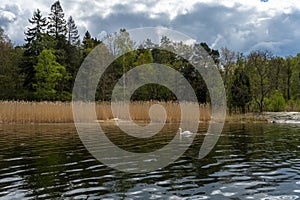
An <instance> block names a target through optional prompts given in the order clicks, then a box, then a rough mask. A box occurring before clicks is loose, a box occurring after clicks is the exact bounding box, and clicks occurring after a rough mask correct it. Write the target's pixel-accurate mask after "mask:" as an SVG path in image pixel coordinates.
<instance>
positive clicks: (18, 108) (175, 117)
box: [0, 101, 264, 124]
mask: <svg viewBox="0 0 300 200" xmlns="http://www.w3.org/2000/svg"><path fill="white" fill-rule="evenodd" d="M155 103H159V104H160V105H162V106H163V107H164V108H165V111H166V114H167V119H166V121H167V122H173V123H176V122H180V120H181V119H180V118H181V113H180V106H179V104H178V103H176V102H148V101H147V102H132V103H131V104H130V108H129V110H130V116H131V118H132V119H133V120H137V121H149V119H150V118H149V109H150V107H151V106H152V105H153V104H155ZM189 104H192V103H185V106H187V108H188V107H189ZM114 106H115V108H116V110H117V117H118V118H120V119H123V120H128V117H127V115H126V114H125V113H126V110H125V109H124V106H123V104H122V103H115V105H114ZM199 109H200V116H199V119H200V121H204V122H207V121H210V117H211V109H210V105H209V104H200V105H199ZM191 111H192V110H191ZM96 113H97V119H98V120H110V119H112V118H113V114H112V111H111V104H110V103H109V102H98V103H96ZM152 117H153V120H157V121H161V118H162V115H161V113H159V112H157V113H156V112H155V111H154V112H153V113H152ZM226 120H227V121H235V122H254V121H264V119H261V118H260V117H257V116H256V115H254V114H246V115H243V114H234V115H231V116H227V119H226ZM72 122H73V114H72V108H71V103H70V102H24V101H1V102H0V123H23V124H25V123H72Z"/></svg>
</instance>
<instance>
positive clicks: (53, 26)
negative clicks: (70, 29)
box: [48, 1, 67, 38]
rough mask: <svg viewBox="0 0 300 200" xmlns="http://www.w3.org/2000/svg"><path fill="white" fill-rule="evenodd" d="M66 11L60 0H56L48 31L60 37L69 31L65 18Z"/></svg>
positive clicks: (52, 7) (52, 8)
mask: <svg viewBox="0 0 300 200" xmlns="http://www.w3.org/2000/svg"><path fill="white" fill-rule="evenodd" d="M64 16H65V14H64V11H63V9H62V7H61V5H60V2H59V1H56V2H55V3H54V4H53V5H52V6H51V13H50V16H49V25H48V33H49V34H50V35H53V36H55V37H56V38H58V37H59V36H61V35H63V36H65V35H66V33H67V25H66V20H65V19H64Z"/></svg>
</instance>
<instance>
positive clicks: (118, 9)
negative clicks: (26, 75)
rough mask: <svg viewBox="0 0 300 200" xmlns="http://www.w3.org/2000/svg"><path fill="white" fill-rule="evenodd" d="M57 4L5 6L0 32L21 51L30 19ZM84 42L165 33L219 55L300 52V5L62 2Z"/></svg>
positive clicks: (0, 7) (277, 0)
mask: <svg viewBox="0 0 300 200" xmlns="http://www.w3.org/2000/svg"><path fill="white" fill-rule="evenodd" d="M54 2H55V0H53V1H48V0H47V1H44V0H43V1H42V0H41V1H32V0H14V1H11V0H1V3H0V26H1V27H2V28H3V29H4V30H5V32H6V33H7V35H8V36H9V37H10V39H11V40H12V42H13V43H14V44H15V45H21V44H24V32H25V31H26V30H27V27H29V26H30V24H29V22H28V19H29V18H31V17H32V14H33V12H34V11H35V10H36V9H37V8H38V9H40V10H41V11H42V14H43V15H44V16H48V15H49V13H50V7H51V5H52V4H53V3H54ZM60 3H61V5H62V7H63V9H64V12H65V18H66V19H67V18H68V17H69V16H72V17H73V19H74V20H75V23H76V24H77V26H78V29H79V32H80V35H81V37H83V35H84V33H85V32H86V31H87V30H89V32H90V33H91V34H92V36H93V37H98V38H99V39H101V38H102V37H103V36H105V35H106V33H112V32H116V31H119V30H120V28H125V29H133V28H142V27H165V28H169V29H173V30H176V31H179V32H182V33H184V34H186V35H188V36H190V37H191V38H194V39H195V40H196V41H197V42H206V43H207V44H208V45H209V46H210V47H212V48H214V49H218V50H219V49H220V48H221V47H227V48H229V49H230V50H233V51H236V52H243V53H249V52H251V51H252V50H258V49H259V50H269V51H271V52H272V53H273V54H274V55H279V56H290V55H292V56H293V55H296V54H297V53H299V52H300V20H299V19H300V1H299V0H60Z"/></svg>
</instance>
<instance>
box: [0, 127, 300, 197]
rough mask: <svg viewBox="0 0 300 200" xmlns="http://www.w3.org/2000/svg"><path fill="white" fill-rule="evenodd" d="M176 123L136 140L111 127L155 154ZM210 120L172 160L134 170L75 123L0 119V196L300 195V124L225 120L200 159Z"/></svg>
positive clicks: (128, 144)
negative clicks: (97, 151)
mask: <svg viewBox="0 0 300 200" xmlns="http://www.w3.org/2000/svg"><path fill="white" fill-rule="evenodd" d="M177 128H178V125H176V124H170V125H167V126H166V127H165V128H164V130H163V131H162V132H161V133H160V134H158V135H157V136H156V137H154V138H152V139H151V140H148V141H147V140H136V139H135V138H133V137H128V136H126V135H124V134H123V133H122V132H121V131H120V130H119V129H118V128H117V127H115V126H112V125H105V126H104V129H105V130H106V131H107V132H108V134H107V135H108V136H109V138H110V139H111V141H113V142H114V143H116V144H117V145H119V146H120V147H122V148H124V149H127V150H129V151H132V152H151V151H152V150H153V149H158V148H161V147H162V146H163V145H165V144H166V143H167V142H168V141H170V140H171V139H172V138H173V137H174V135H175V133H174V132H176V130H177ZM206 128H207V126H206V125H201V126H200V127H199V131H198V132H199V134H198V135H197V136H196V138H195V140H194V142H193V144H192V146H191V147H190V148H189V149H188V150H187V151H186V153H185V154H184V155H183V156H181V157H180V158H179V159H178V160H176V161H175V162H174V163H172V164H171V165H169V166H167V167H165V168H163V169H159V170H156V171H153V172H149V173H143V174H128V173H123V172H119V171H117V170H114V169H111V168H109V167H107V166H105V165H103V164H102V163H101V162H99V161H98V160H96V159H95V158H93V156H92V155H91V154H90V153H89V152H88V151H87V150H86V149H85V148H84V146H83V144H82V143H81V141H80V139H79V137H78V135H77V133H76V130H75V127H74V125H72V124H47V125H0V199H264V200H269V199H289V200H291V199H300V125H285V124H226V125H225V128H224V131H223V133H222V135H221V137H220V139H219V141H218V143H217V145H216V146H215V148H214V149H213V151H212V152H211V153H210V154H209V155H208V156H207V157H205V158H204V159H201V160H198V159H197V156H198V151H199V148H200V146H201V144H202V141H203V138H204V137H205V136H204V135H203V133H205V131H206Z"/></svg>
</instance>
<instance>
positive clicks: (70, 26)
mask: <svg viewBox="0 0 300 200" xmlns="http://www.w3.org/2000/svg"><path fill="white" fill-rule="evenodd" d="M67 34H68V42H69V44H70V45H78V44H79V35H78V30H77V26H76V24H75V22H74V20H73V18H72V16H70V17H69V19H68V22H67Z"/></svg>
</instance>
